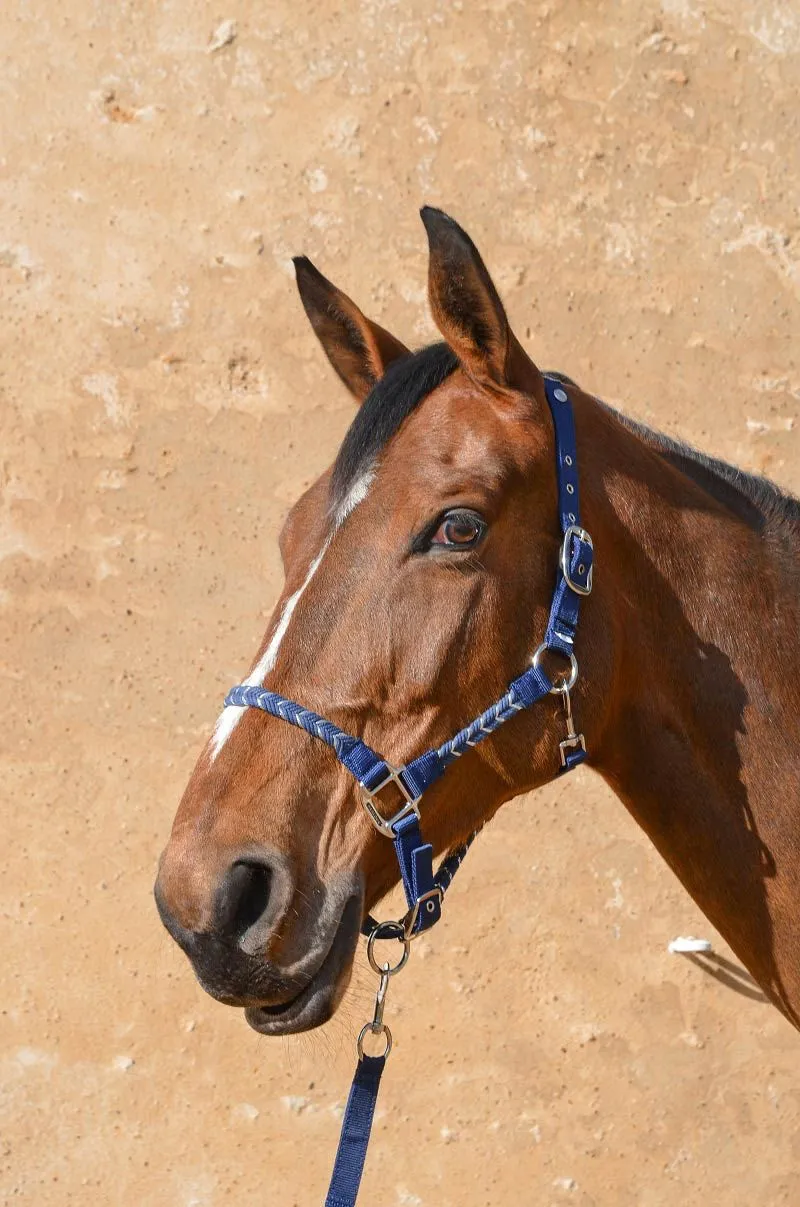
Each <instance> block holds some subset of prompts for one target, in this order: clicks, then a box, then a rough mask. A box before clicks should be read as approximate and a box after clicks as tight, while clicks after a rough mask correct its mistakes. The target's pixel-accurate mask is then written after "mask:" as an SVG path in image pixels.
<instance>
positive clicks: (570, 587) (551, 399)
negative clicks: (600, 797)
mask: <svg viewBox="0 0 800 1207" xmlns="http://www.w3.org/2000/svg"><path fill="white" fill-rule="evenodd" d="M544 387H545V393H546V395H547V402H548V404H549V406H550V412H551V414H552V417H553V428H554V431H555V447H556V478H557V485H558V515H559V522H560V525H561V533H562V544H561V552H560V556H559V563H558V568H557V571H556V586H555V591H554V594H553V602H552V604H551V607H550V616H549V619H548V622H547V629H546V631H545V635H544V639H543V641H542V643H541V645H540V646H539V647H538V649H537V650H536V653H535V654H534V656H533V659H532V664H531V666H529V667H528V669H527V670H526V671H524V672H523V673H522V674H521V675H520V676H519V677H518V678H516V679H514V680H513V681H512V682H511V683H510V684H509V687H508V690H507V691H506V692H505V693H504V695H502V696H501V697H500V699H499V700H497V701H495V703H494V704H492V705H490V706H489V708H487V709H486V710H485V711H484V712H482V713H481V714H480V716H478V717H476V718H475V719H474V721H471V722H470V723H469V725H466V726H465V727H464V728H463V729H461V730H459V732H458V733H457V734H456V735H455V737H452V738H450V740H449V741H447V742H445V743H444V744H443V745H442V746H439V747H438V749H431V750H426V751H425V752H424V753H423V754H420V755H418V756H417V758H415V759H413V760H412V761H411V762H410V763H406V764H405V766H403V767H394V766H392V764H391V763H389V762H388V761H387V760H386V759H384V758H382V757H381V756H380V755H379V754H376V752H375V751H374V750H372V748H371V747H369V746H368V745H367V744H366V742H363V741H362V740H361V739H360V738H356V737H353V736H351V735H350V734H347V733H345V732H344V731H343V730H341V729H339V728H338V726H336V725H334V724H333V722H332V721H328V720H326V719H325V718H324V717H321V716H319V715H318V714H317V713H315V712H312V710H311V709H308V708H304V707H303V706H302V705H301V704H297V703H295V701H293V700H288V699H287V698H286V697H285V696H281V695H279V694H278V693H277V692H271V691H266V690H265V689H263V688H261V687H250V686H247V685H244V684H243V685H241V686H239V687H234V688H232V689H231V691H230V692H229V693H228V695H227V697H226V699H225V704H226V705H229V706H233V707H238V708H259V709H261V710H262V711H263V712H266V713H269V714H270V715H271V716H273V717H279V718H280V719H281V720H282V721H288V722H289V724H290V725H296V726H297V727H298V728H299V729H304V730H305V731H306V733H309V734H310V735H311V736H312V737H314V738H319V740H320V741H322V742H325V743H326V744H327V745H328V746H329V747H330V748H331V750H332V751H333V753H334V754H335V756H336V758H337V759H338V760H339V762H340V763H341V764H342V766H344V767H346V768H347V770H348V771H349V772H350V774H351V775H352V776H353V777H354V778H355V780H356V781H357V783H358V787H359V792H360V795H361V802H362V804H363V806H364V809H365V810H366V813H367V816H368V817H369V819H370V821H371V822H372V824H373V825H374V826H375V828H376V829H377V830H378V831H379V832H380V833H381V834H384V835H385V836H386V837H388V838H391V839H392V841H393V842H394V847H395V852H396V855H397V861H398V864H399V866H400V874H401V877H402V881H403V887H404V889H405V894H406V901H407V903H408V913H407V914H406V916H405V918H403V919H402V921H400V922H388V923H387V922H383V923H377V922H375V920H374V919H373V918H372V917H368V918H367V919H366V921H365V923H364V927H363V930H364V933H365V934H366V935H367V936H368V938H369V942H368V949H367V950H368V956H369V960H370V963H371V965H372V967H373V968H374V969H375V971H376V972H377V973H378V974H379V975H380V976H381V987H380V989H379V991H378V1001H377V1002H376V1008H375V1016H374V1018H373V1021H372V1022H371V1023H368V1024H367V1025H366V1026H365V1027H364V1028H363V1029H362V1032H361V1036H360V1037H359V1064H358V1069H357V1071H356V1077H355V1080H354V1082H353V1087H352V1089H351V1093H350V1099H349V1100H348V1105H347V1110H346V1112H345V1118H344V1121H343V1126H342V1137H341V1141H340V1144H339V1151H338V1154H337V1158H336V1164H335V1167H334V1172H333V1180H332V1182H331V1188H330V1190H329V1193H328V1198H327V1199H326V1207H350V1205H351V1204H353V1203H355V1197H356V1194H357V1192H358V1186H359V1183H360V1180H361V1172H362V1169H363V1165H364V1159H365V1156H366V1144H367V1140H368V1139H369V1131H370V1126H371V1123H372V1113H373V1111H374V1106H375V1097H376V1095H377V1089H378V1083H379V1081H380V1075H381V1073H382V1072H383V1066H384V1064H385V1060H386V1057H387V1056H388V1053H389V1050H390V1048H391V1033H390V1032H389V1029H388V1027H386V1025H385V1024H384V1023H383V1001H384V997H385V993H386V988H387V986H388V978H389V977H390V976H392V975H393V974H394V973H395V972H399V971H400V968H401V967H402V966H403V965H404V964H405V961H406V959H407V955H408V949H409V948H408V945H409V942H410V940H411V939H412V938H414V937H415V936H416V935H418V934H421V933H422V932H423V931H425V930H428V929H430V927H431V926H433V925H434V924H435V923H436V922H438V921H439V918H440V917H441V912H442V901H443V898H444V894H445V892H446V891H447V889H448V888H449V886H450V883H451V881H452V879H453V876H454V874H455V872H456V870H457V869H458V866H459V865H460V863H461V860H462V859H463V857H464V855H465V854H466V852H467V850H468V849H469V846H470V844H471V843H472V841H473V839H474V838H475V834H472V835H471V836H470V838H469V839H468V840H467V841H466V843H464V844H463V845H462V846H460V847H458V848H457V849H455V850H453V851H451V852H450V854H449V855H448V856H447V857H446V858H445V860H444V861H443V863H442V864H441V865H440V867H439V869H438V871H437V872H436V873H435V874H434V871H433V848H432V847H431V845H430V844H429V843H425V842H423V840H422V834H421V830H420V811H419V805H420V801H421V799H422V797H423V795H424V793H425V792H426V791H427V790H428V788H430V786H431V785H432V784H434V783H435V782H436V780H438V779H439V777H440V776H441V775H443V774H444V772H445V770H446V769H447V767H449V766H450V764H451V763H453V762H454V761H455V760H456V759H457V758H459V757H460V756H461V755H462V754H464V753H465V751H467V750H468V749H469V748H470V747H471V746H477V745H478V743H479V742H482V741H483V740H484V739H485V738H488V737H489V735H490V734H492V733H494V732H495V730H497V729H499V728H500V726H501V725H504V724H505V722H506V721H509V720H510V719H511V718H512V717H513V716H515V715H516V714H517V713H518V712H522V711H523V710H524V709H527V708H530V707H531V705H532V704H535V703H536V701H537V700H541V699H542V698H543V697H544V696H546V695H547V694H548V693H549V692H554V693H556V694H559V695H561V696H562V699H563V701H564V706H565V711H566V719H567V736H566V738H565V739H564V741H562V742H561V743H559V750H560V757H561V767H560V770H561V771H562V772H563V771H571V770H572V768H573V767H576V766H577V765H578V764H579V763H582V762H583V760H584V759H585V758H586V748H585V744H584V740H583V735H582V734H577V733H576V732H575V729H574V726H573V723H572V708H571V702H570V689H571V688H572V687H573V685H574V683H575V681H576V679H577V675H578V664H577V661H576V659H575V654H574V650H573V646H574V642H575V636H576V633H577V628H578V613H579V610H580V603H581V599H582V598H583V597H584V596H586V595H588V594H589V593H590V592H591V589H592V563H593V557H594V550H593V547H592V540H591V537H590V536H589V534H588V532H586V531H585V529H583V528H582V527H581V522H580V506H579V498H578V458H577V449H576V444H575V424H574V420H573V416H572V406H571V403H570V400H569V396H568V394H567V391H566V389H565V388H564V386H563V384H562V383H561V382H560V381H558V380H556V379H554V378H551V377H545V378H544ZM547 651H553V652H554V653H557V654H561V655H563V656H564V657H566V658H567V659H568V660H569V674H568V676H567V677H566V679H564V680H563V681H561V680H560V681H559V682H558V683H557V684H555V685H554V684H553V683H552V682H551V680H550V679H549V678H548V677H547V675H546V674H545V673H544V671H543V670H542V669H541V665H540V664H541V660H542V657H543V656H544V654H545V653H546V652H547ZM390 785H392V786H393V788H394V791H395V792H399V794H400V797H401V798H402V804H401V807H400V808H399V810H398V811H397V812H396V813H395V814H394V815H393V816H391V817H388V818H386V817H384V816H383V814H382V813H381V811H380V809H379V806H378V797H379V795H380V793H381V792H382V791H383V790H384V789H386V788H389V786H390ZM476 833H477V831H476ZM392 937H393V938H399V939H400V940H401V942H402V943H403V945H404V952H403V956H402V958H401V961H400V963H399V964H398V965H396V966H395V968H392V969H390V967H389V965H388V964H384V965H383V966H381V965H379V964H378V963H377V962H376V960H375V958H374V955H373V948H374V943H375V941H376V939H381V938H392ZM367 1031H372V1032H373V1033H374V1034H376V1035H380V1034H383V1035H384V1036H385V1039H386V1051H385V1052H384V1054H383V1055H382V1056H367V1055H365V1054H364V1052H363V1049H362V1043H363V1039H364V1036H365V1034H366V1032H367Z"/></svg>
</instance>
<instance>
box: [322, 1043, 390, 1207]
mask: <svg viewBox="0 0 800 1207" xmlns="http://www.w3.org/2000/svg"><path fill="white" fill-rule="evenodd" d="M385 1068H386V1057H385V1056H367V1055H366V1053H365V1054H364V1055H363V1056H359V1058H358V1064H357V1065H356V1073H355V1077H354V1078H353V1084H352V1085H351V1086H350V1094H349V1096H348V1099H347V1106H346V1107H345V1108H344V1118H343V1120H342V1134H341V1136H340V1137H339V1147H338V1149H337V1151H336V1161H335V1162H334V1166H333V1174H332V1176H331V1184H330V1186H329V1187H328V1194H327V1197H326V1199H325V1207H353V1205H354V1203H355V1201H356V1196H357V1195H358V1188H359V1186H360V1185H361V1175H362V1174H363V1172H364V1162H365V1161H366V1159H367V1145H368V1144H369V1136H370V1132H371V1131H372V1117H373V1115H374V1114H375V1103H376V1102H377V1100H378V1089H379V1087H380V1084H381V1074H382V1073H383V1070H384V1069H385Z"/></svg>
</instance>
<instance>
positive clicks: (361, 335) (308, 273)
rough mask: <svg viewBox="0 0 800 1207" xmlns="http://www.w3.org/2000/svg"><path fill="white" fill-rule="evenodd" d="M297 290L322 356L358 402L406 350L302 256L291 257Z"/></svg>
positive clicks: (404, 354)
mask: <svg viewBox="0 0 800 1207" xmlns="http://www.w3.org/2000/svg"><path fill="white" fill-rule="evenodd" d="M294 269H295V273H296V276H297V288H298V290H299V292H300V298H301V300H302V303H303V306H304V307H305V312H306V314H307V315H308V317H309V319H310V320H311V326H312V327H313V328H314V331H315V332H316V335H317V339H318V340H319V342H320V343H321V344H322V347H323V349H324V350H325V355H326V356H327V358H328V360H329V361H330V362H331V364H332V365H333V367H334V369H335V370H336V372H337V373H338V374H339V376H340V377H341V379H342V381H343V382H344V384H345V385H346V386H347V388H348V390H349V391H350V393H351V394H352V395H353V396H354V397H355V398H356V399H357V401H358V402H363V401H364V399H365V398H366V396H367V394H369V392H370V390H371V389H372V387H373V386H374V385H375V382H376V381H378V380H379V379H380V378H381V377H383V375H384V373H385V372H386V369H387V368H388V366H389V365H390V364H391V363H392V361H393V360H397V358H398V357H399V356H408V348H406V347H405V345H404V344H401V343H400V341H399V340H398V339H395V338H394V336H393V335H390V334H389V332H388V331H384V329H383V327H379V326H378V324H377V323H373V322H371V321H370V320H369V319H368V318H367V317H366V316H365V315H363V314H362V313H361V311H360V310H359V308H358V306H356V304H355V302H353V301H351V300H350V298H349V297H348V296H347V294H346V293H342V291H341V289H337V288H336V286H335V285H333V284H331V282H330V281H329V280H328V279H327V277H323V275H322V273H321V272H320V271H319V269H317V268H315V267H314V265H313V264H312V263H311V261H310V260H309V259H308V258H307V257H306V256H295V259H294Z"/></svg>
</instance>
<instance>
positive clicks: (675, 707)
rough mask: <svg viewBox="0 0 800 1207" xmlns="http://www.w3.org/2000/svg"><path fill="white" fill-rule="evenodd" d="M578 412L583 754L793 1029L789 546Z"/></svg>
mask: <svg viewBox="0 0 800 1207" xmlns="http://www.w3.org/2000/svg"><path fill="white" fill-rule="evenodd" d="M585 418H586V421H587V422H586V425H585V430H586V439H587V442H588V444H587V447H586V454H587V457H588V459H589V472H588V474H584V475H582V476H583V478H584V481H586V485H587V489H586V491H585V494H586V496H587V497H586V509H585V512H586V516H587V523H588V526H589V528H590V530H592V535H593V536H594V537H595V545H596V548H597V553H598V559H597V560H598V566H597V571H596V576H595V582H596V584H597V585H596V594H597V596H598V597H599V598H598V604H599V606H598V607H597V609H596V610H595V609H592V608H587V609H586V613H587V618H589V617H591V620H590V624H591V627H592V629H594V632H593V633H592V632H591V631H590V633H589V635H588V637H586V638H585V640H586V641H587V645H586V646H584V647H583V648H585V649H587V651H588V650H589V649H590V648H591V646H592V645H595V643H598V644H597V648H600V649H602V648H604V633H603V631H601V626H602V628H603V629H604V630H605V648H607V645H608V637H609V636H610V637H611V644H612V646H613V653H612V660H611V661H612V666H611V667H608V668H607V670H608V671H609V672H610V675H608V674H607V675H606V676H605V677H604V678H605V684H604V690H605V698H604V701H603V702H602V703H601V702H600V700H599V699H598V701H597V703H596V713H597V715H598V716H602V718H603V719H602V722H601V723H600V726H599V732H598V734H597V741H596V743H594V748H593V750H592V761H593V763H594V764H595V765H596V766H597V768H598V770H599V771H600V772H601V773H602V774H603V775H604V776H605V777H606V779H607V780H608V781H609V783H610V784H611V785H612V787H613V788H614V789H615V791H616V792H617V793H618V795H619V796H620V797H621V798H622V800H623V801H624V802H625V804H626V805H627V807H628V808H629V810H630V811H631V813H632V814H633V815H634V817H635V818H636V820H637V821H638V822H639V823H640V824H641V825H642V827H643V828H644V829H645V830H646V831H647V833H648V834H649V835H650V837H651V838H652V840H653V842H654V843H655V845H656V847H657V848H658V849H659V851H660V852H661V854H662V855H663V856H664V857H665V858H666V860H667V861H668V862H669V864H670V865H671V866H672V868H673V870H674V871H675V872H676V873H677V875H678V876H679V877H680V879H681V880H682V882H683V883H684V885H685V886H686V888H687V889H688V890H689V892H690V893H691V894H692V896H693V897H694V898H695V900H696V901H697V902H698V904H699V905H700V907H701V908H702V909H703V910H704V912H705V913H706V914H707V915H708V916H709V918H710V919H711V921H712V922H713V923H714V925H715V926H716V927H717V928H718V929H719V930H720V931H721V932H722V934H723V935H724V936H725V938H726V939H727V940H728V941H729V942H730V944H731V946H732V947H733V948H734V950H735V951H736V952H737V954H738V955H739V957H740V958H741V959H742V960H743V961H744V963H745V964H746V965H747V967H748V968H749V969H750V971H751V972H752V973H753V975H754V976H755V977H756V978H757V979H758V981H759V982H760V984H761V985H762V987H763V988H764V989H765V990H766V991H767V992H768V993H769V994H770V995H771V996H772V997H773V999H774V1000H776V1002H777V1003H778V1004H779V1005H780V1006H781V1008H782V1009H783V1010H784V1012H785V1013H787V1014H788V1015H789V1016H790V1017H792V1019H793V1021H795V1022H796V1023H797V1022H798V1014H800V926H798V925H797V922H798V919H800V720H799V718H800V643H799V642H798V632H799V630H798V605H799V604H800V552H799V551H800V539H798V535H797V534H796V533H795V532H794V531H793V521H792V519H791V517H790V518H789V519H788V520H787V523H786V525H785V526H784V527H783V528H781V524H780V521H779V520H778V521H774V522H773V520H772V519H771V518H770V516H769V515H767V514H765V513H764V512H762V513H760V514H759V515H755V514H754V515H751V514H750V512H751V511H754V510H755V509H756V508H757V502H754V501H753V499H752V498H748V495H747V493H746V492H742V491H737V490H736V486H735V482H734V481H733V479H732V477H728V478H721V477H720V476H719V475H718V473H717V472H716V471H715V468H714V466H713V464H712V465H703V463H702V462H698V461H697V460H695V458H694V456H693V455H692V454H690V453H685V463H684V464H682V463H681V450H680V449H679V448H676V446H667V447H666V448H664V447H660V445H659V442H658V440H657V438H655V437H652V436H650V435H648V433H646V432H643V431H637V430H636V429H635V428H632V427H631V426H630V425H628V424H626V423H625V422H624V421H621V420H620V418H619V417H617V416H615V415H614V414H613V412H609V411H606V410H605V409H601V408H600V407H598V405H597V404H596V403H593V404H589V405H588V406H587V408H586V412H585ZM579 424H580V418H579ZM592 429H594V431H593V430H592ZM581 457H582V459H585V458H584V453H583V450H581ZM731 491H733V492H734V495H733V496H732V495H731ZM582 639H583V635H582ZM589 643H591V644H589ZM582 645H583V640H582ZM589 669H590V668H589ZM601 678H603V676H601ZM609 681H610V685H611V686H610V689H609ZM586 690H587V692H591V687H587V688H586ZM587 707H590V708H591V707H592V704H591V698H588V699H587ZM586 728H587V730H589V731H591V719H590V718H589V717H587V719H586Z"/></svg>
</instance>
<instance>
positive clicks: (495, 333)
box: [420, 205, 538, 389]
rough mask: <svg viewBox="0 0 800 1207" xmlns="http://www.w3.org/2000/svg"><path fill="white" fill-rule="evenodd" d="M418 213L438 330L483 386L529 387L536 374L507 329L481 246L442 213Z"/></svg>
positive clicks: (432, 211)
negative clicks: (425, 237) (426, 246)
mask: <svg viewBox="0 0 800 1207" xmlns="http://www.w3.org/2000/svg"><path fill="white" fill-rule="evenodd" d="M420 213H421V216H422V221H423V222H424V224H425V230H426V231H427V232H428V243H429V245H430V266H429V270H428V293H429V297H430V304H431V311H432V313H433V318H434V322H435V323H436V326H437V327H438V328H439V330H440V331H441V333H442V335H443V336H444V338H445V339H446V341H447V343H448V344H449V345H450V347H451V348H452V349H453V351H454V352H455V354H456V356H457V357H458V359H459V361H460V362H461V364H462V366H463V367H464V368H465V369H466V371H467V372H468V373H469V375H470V376H471V377H473V378H474V379H475V380H476V381H478V382H480V383H481V384H482V385H488V386H495V387H500V388H501V389H503V388H507V387H511V388H526V386H528V387H529V386H530V384H531V381H532V379H533V378H534V377H536V376H538V370H537V369H536V368H535V366H534V365H533V364H532V362H531V361H530V360H528V357H527V356H526V354H525V352H524V351H523V349H522V347H521V345H520V344H519V343H518V342H517V339H516V338H515V336H514V334H513V332H512V331H511V328H510V327H509V325H508V319H507V318H506V312H505V310H504V309H503V303H502V302H501V301H500V296H499V294H498V292H497V290H496V289H495V286H494V282H493V281H492V278H491V277H490V276H489V273H488V272H487V270H486V265H485V264H484V262H483V260H482V259H481V257H480V253H479V252H478V249H477V247H476V246H475V244H474V243H473V242H472V240H471V239H470V237H469V235H468V234H467V233H466V231H464V230H462V229H461V227H460V226H459V225H458V223H457V222H454V221H453V219H452V218H450V217H449V216H448V215H447V214H445V213H443V212H442V210H437V209H433V208H432V207H431V206H429V205H426V206H424V207H423V209H422V210H421V211H420Z"/></svg>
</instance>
